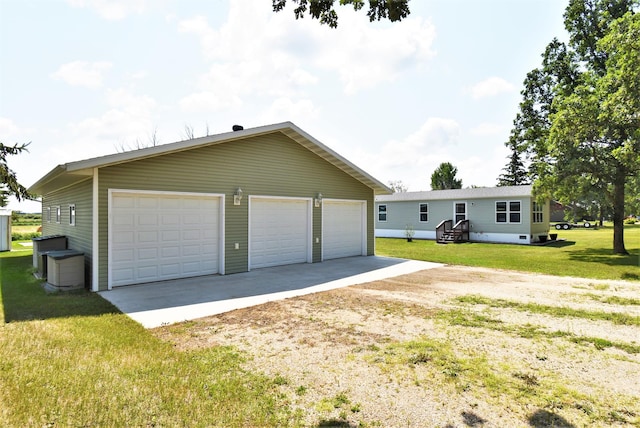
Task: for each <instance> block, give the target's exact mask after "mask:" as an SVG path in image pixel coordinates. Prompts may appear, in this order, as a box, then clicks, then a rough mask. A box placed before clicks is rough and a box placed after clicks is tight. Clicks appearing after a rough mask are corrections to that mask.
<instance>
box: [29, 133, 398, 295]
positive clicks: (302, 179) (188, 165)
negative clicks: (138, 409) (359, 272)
mask: <svg viewBox="0 0 640 428" xmlns="http://www.w3.org/2000/svg"><path fill="white" fill-rule="evenodd" d="M29 191H30V192H31V193H32V194H36V195H41V196H42V213H43V225H42V226H43V234H44V235H64V236H66V237H67V240H68V247H69V248H71V249H75V250H79V251H82V252H83V253H84V254H85V272H86V280H85V283H87V284H90V288H91V289H92V290H94V291H102V290H108V289H111V288H112V287H121V286H128V285H133V284H140V283H145V282H157V281H162V280H169V279H177V278H186V277H192V276H201V275H211V274H223V275H224V274H232V273H237V272H246V271H248V270H252V269H260V268H264V267H270V266H278V265H285V264H293V263H317V262H321V261H322V260H328V259H334V258H340V257H351V256H366V255H373V254H374V246H375V242H374V217H373V215H374V214H373V209H374V198H375V196H376V195H381V194H389V193H391V192H390V190H389V189H388V188H387V187H386V186H385V185H383V184H382V183H380V182H379V181H378V180H376V179H374V178H373V177H371V176H370V175H368V174H367V173H366V172H364V171H362V170H361V169H359V168H358V167H356V166H355V165H353V164H352V163H350V162H349V161H348V160H346V159H344V158H343V157H341V156H340V155H338V154H337V153H335V152H333V151H332V150H331V149H329V148H328V147H326V146H324V145H323V144H321V143H320V142H319V141H317V140H316V139H314V138H313V137H311V136H310V135H308V134H307V133H305V132H304V131H302V130H301V129H300V128H298V127H297V126H295V125H294V124H292V123H290V122H285V123H281V124H276V125H268V126H263V127H258V128H252V129H247V130H239V131H234V132H228V133H224V134H219V135H213V136H207V137H202V138H196V139H192V140H187V141H180V142H176V143H172V144H166V145H162V146H154V147H149V148H145V149H141V150H135V151H132V152H126V153H117V154H113V155H109V156H104V157H100V158H94V159H88V160H82V161H78V162H71V163H67V164H64V165H59V166H57V167H55V168H54V169H53V170H51V171H50V172H49V173H48V174H47V175H45V176H44V177H42V178H41V179H40V180H38V182H36V183H35V184H34V185H32V186H31V187H30V188H29Z"/></svg>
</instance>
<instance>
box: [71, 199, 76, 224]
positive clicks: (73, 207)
mask: <svg viewBox="0 0 640 428" xmlns="http://www.w3.org/2000/svg"><path fill="white" fill-rule="evenodd" d="M75 225H76V206H75V204H72V205H69V226H75Z"/></svg>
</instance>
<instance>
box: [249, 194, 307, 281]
mask: <svg viewBox="0 0 640 428" xmlns="http://www.w3.org/2000/svg"><path fill="white" fill-rule="evenodd" d="M309 210H310V207H309V201H307V200H303V199H260V198H255V199H252V202H251V213H250V219H251V220H250V232H249V233H250V242H251V249H250V257H251V260H250V261H251V266H250V267H251V268H261V267H268V266H278V265H285V264H293V263H305V262H307V261H309V255H308V254H309V246H310V241H309V239H310V238H309V232H310V230H311V220H310V215H309Z"/></svg>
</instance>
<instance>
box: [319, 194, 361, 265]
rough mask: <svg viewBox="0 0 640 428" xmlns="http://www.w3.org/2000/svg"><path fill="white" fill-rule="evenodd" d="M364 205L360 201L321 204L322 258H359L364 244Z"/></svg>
mask: <svg viewBox="0 0 640 428" xmlns="http://www.w3.org/2000/svg"><path fill="white" fill-rule="evenodd" d="M364 215H365V204H364V203H363V202H360V201H327V200H325V201H324V202H323V218H322V229H323V230H322V232H323V258H324V259H327V260H328V259H335V258H340V257H351V256H361V255H363V251H364V243H365V236H366V235H365V224H364V222H365V220H364Z"/></svg>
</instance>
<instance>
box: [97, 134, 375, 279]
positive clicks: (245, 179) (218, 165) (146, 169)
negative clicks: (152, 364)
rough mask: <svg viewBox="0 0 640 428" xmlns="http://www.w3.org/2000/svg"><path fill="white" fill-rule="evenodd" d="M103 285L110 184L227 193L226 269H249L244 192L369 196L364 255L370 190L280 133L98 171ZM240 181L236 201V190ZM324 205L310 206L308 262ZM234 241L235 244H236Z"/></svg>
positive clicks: (316, 252) (317, 256)
mask: <svg viewBox="0 0 640 428" xmlns="http://www.w3.org/2000/svg"><path fill="white" fill-rule="evenodd" d="M98 186H99V210H100V218H99V223H100V226H99V230H100V234H99V248H100V272H99V277H100V289H101V290H104V289H106V287H107V281H108V278H107V276H108V268H107V265H108V260H107V257H108V230H107V227H108V206H107V205H108V191H109V189H133V190H151V191H167V192H196V193H218V194H224V195H225V196H226V197H225V217H224V221H225V273H227V274H231V273H236V272H244V271H246V270H247V269H248V242H249V236H248V224H249V211H248V197H249V196H250V195H258V196H285V197H301V198H314V197H315V195H317V193H318V192H321V193H322V195H323V197H324V198H335V199H355V200H365V201H367V207H368V215H367V222H368V225H369V226H368V233H367V235H368V236H367V243H368V249H367V250H368V251H367V253H368V254H369V255H373V254H374V245H375V241H374V228H373V225H374V222H373V221H374V216H373V209H372V207H373V190H372V189H371V188H369V187H368V186H366V185H364V184H362V183H361V182H360V181H358V180H356V179H354V178H353V177H351V176H350V175H348V174H346V173H344V172H343V171H341V170H340V169H338V168H336V167H335V166H334V165H332V164H331V163H329V162H327V161H325V160H324V159H322V158H321V157H319V156H318V155H316V154H314V153H312V152H311V151H309V150H308V149H306V148H304V147H302V146H301V145H299V144H298V143H296V142H295V141H293V140H291V139H290V138H288V137H286V136H285V135H284V134H282V133H273V134H268V135H262V136H256V137H251V138H247V139H245V140H237V141H232V142H227V143H221V144H216V145H212V146H204V147H199V148H193V149H190V150H186V151H182V152H174V153H170V154H165V155H161V156H157V157H153V158H146V159H141V160H136V161H131V162H127V163H124V164H120V165H114V166H109V167H104V168H101V169H100V170H99V179H98ZM238 187H240V188H241V189H242V191H243V198H242V202H241V205H240V206H236V205H233V193H234V192H235V190H236V189H237V188H238ZM321 215H322V208H321V207H320V208H315V207H314V208H313V240H312V251H313V261H314V262H318V261H320V260H321V254H322V248H321V242H320V243H317V244H316V242H315V238H316V237H321V236H322V230H321V227H322V219H321ZM235 243H238V244H239V249H238V250H236V249H235V247H234V245H235Z"/></svg>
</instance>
